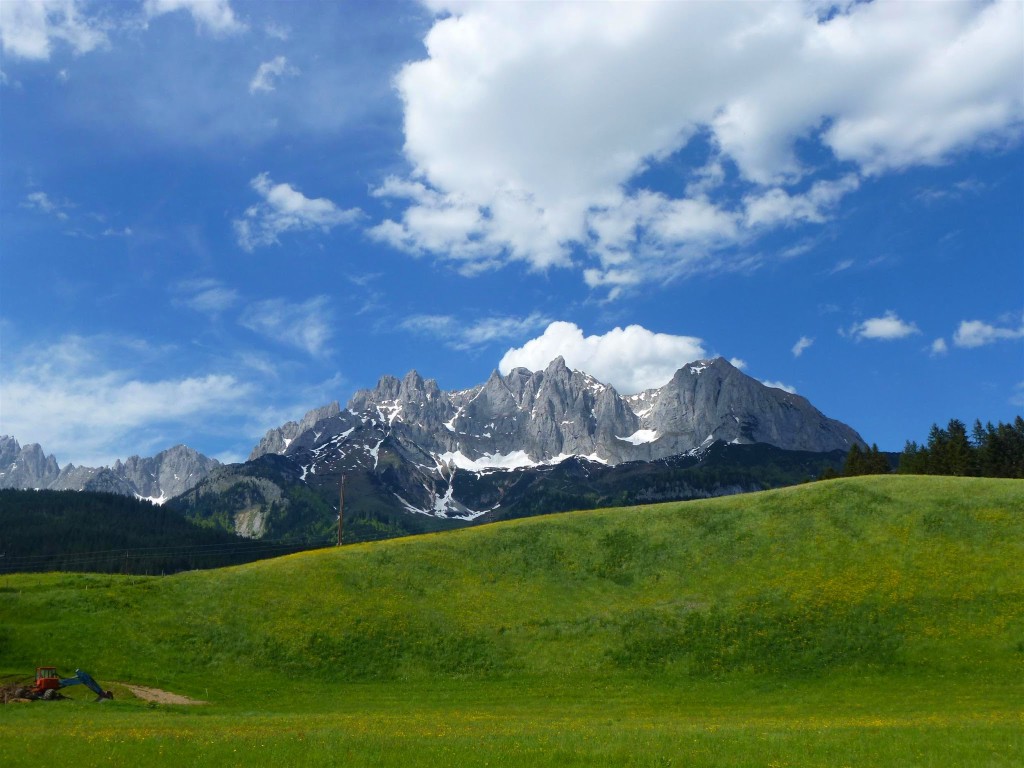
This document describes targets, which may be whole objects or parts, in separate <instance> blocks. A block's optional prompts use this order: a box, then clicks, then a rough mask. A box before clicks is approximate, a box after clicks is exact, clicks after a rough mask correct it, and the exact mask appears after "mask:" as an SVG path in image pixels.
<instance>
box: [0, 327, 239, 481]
mask: <svg viewBox="0 0 1024 768" xmlns="http://www.w3.org/2000/svg"><path fill="white" fill-rule="evenodd" d="M112 346H116V347H119V348H121V349H122V351H125V352H127V353H128V354H129V356H131V357H143V356H145V353H146V346H147V345H146V344H145V343H144V342H140V341H137V340H132V339H124V340H110V339H100V338H95V337H80V336H68V337H65V338H64V339H62V340H61V341H60V342H59V343H57V344H53V345H50V346H48V347H44V348H41V349H38V350H35V351H34V352H33V353H31V355H29V356H22V357H21V358H20V359H18V360H17V361H16V362H17V364H16V365H13V364H12V365H5V367H4V375H3V377H2V378H0V391H2V400H3V406H4V407H3V411H2V414H0V434H10V435H14V436H16V437H18V438H19V439H20V440H22V441H23V442H38V443H40V444H41V445H42V446H43V447H44V449H45V450H46V451H47V452H53V453H55V454H56V455H57V456H58V459H59V461H60V462H61V464H62V465H63V464H64V463H66V462H68V461H72V462H74V463H76V464H86V465H90V466H95V465H102V464H109V463H110V462H112V461H113V460H114V459H115V458H118V457H121V458H124V457H126V456H128V455H130V454H132V453H139V452H140V451H144V450H148V449H151V448H152V449H155V450H162V449H163V448H166V447H168V445H171V444H173V441H180V440H181V439H182V438H183V436H184V434H187V433H190V432H192V431H193V430H195V429H197V428H199V427H200V425H202V427H204V428H209V426H210V422H212V421H216V420H218V419H221V418H224V417H226V416H229V415H232V416H234V417H235V418H237V417H238V416H239V415H240V414H244V413H245V412H246V411H247V410H248V409H250V408H251V407H252V404H251V402H249V399H250V397H251V395H252V390H251V387H250V385H249V384H247V383H245V382H243V381H240V380H239V379H238V378H236V377H235V376H233V375H230V374H223V373H197V374H192V375H186V376H180V377H172V378H158V377H153V376H148V375H146V373H145V372H143V371H141V370H134V369H132V368H130V367H119V366H116V365H110V363H109V360H108V352H109V349H108V348H109V347H112ZM168 434H173V435H175V437H174V438H169V437H167V435H168Z"/></svg>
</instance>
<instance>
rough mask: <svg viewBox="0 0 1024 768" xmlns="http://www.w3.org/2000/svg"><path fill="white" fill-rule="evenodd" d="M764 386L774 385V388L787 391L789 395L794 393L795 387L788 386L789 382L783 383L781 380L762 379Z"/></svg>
mask: <svg viewBox="0 0 1024 768" xmlns="http://www.w3.org/2000/svg"><path fill="white" fill-rule="evenodd" d="M761 383H762V384H764V385H765V386H766V387H774V388H775V389H781V390H782V391H783V392H789V394H791V395H795V394H796V387H793V386H790V385H789V384H783V383H782V382H781V381H767V380H765V381H762V382H761Z"/></svg>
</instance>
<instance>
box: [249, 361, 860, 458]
mask: <svg viewBox="0 0 1024 768" xmlns="http://www.w3.org/2000/svg"><path fill="white" fill-rule="evenodd" d="M303 425H305V426H306V429H302V426H303ZM278 434H280V435H282V436H284V435H288V436H289V437H287V439H286V441H285V440H278V439H277V435H278ZM267 435H268V436H267V437H266V438H264V440H263V441H262V442H261V443H260V446H258V447H257V449H256V450H255V451H254V452H253V455H254V456H257V455H262V454H263V453H267V452H274V453H281V454H284V455H292V456H303V457H307V458H303V460H302V463H303V466H306V467H308V470H307V471H313V472H315V471H316V469H317V467H318V466H321V467H325V468H326V467H328V466H330V467H333V468H338V467H342V466H344V467H352V468H356V467H363V468H373V467H376V465H377V462H378V461H379V455H378V454H379V446H380V445H381V444H382V442H383V441H384V439H385V438H389V439H390V440H391V441H392V442H394V443H395V444H397V445H400V446H403V450H404V451H406V453H408V455H409V456H410V457H415V458H416V461H419V462H421V463H426V464H427V465H435V464H436V465H445V466H447V465H449V464H454V465H455V466H458V467H461V468H463V469H488V468H493V469H500V468H505V469H508V468H513V467H519V466H528V465H531V464H543V463H553V462H557V461H558V460H560V459H562V458H565V457H567V456H583V457H589V458H591V459H593V460H597V461H601V462H603V463H606V464H613V465H614V464H619V463H622V462H626V461H652V460H656V459H663V458H667V457H670V456H677V455H680V454H683V453H687V452H691V451H694V450H700V449H703V448H706V447H708V446H709V445H711V444H713V443H714V442H725V443H733V444H748V443H767V444H769V445H773V446H776V447H779V448H784V449H787V450H802V451H815V452H826V451H832V450H837V449H839V450H848V449H849V448H850V447H851V446H853V445H855V444H856V445H864V441H863V440H862V439H861V437H860V435H858V434H857V433H856V432H855V431H854V430H853V429H851V428H850V427H848V426H846V425H845V424H842V423H841V422H838V421H835V420H834V419H830V418H828V417H826V416H825V415H824V414H822V413H821V412H820V411H818V410H817V409H816V408H814V406H812V405H811V404H810V403H809V402H808V401H807V400H806V399H805V398H803V397H800V396H799V395H795V394H790V393H788V392H784V391H783V390H780V389H775V388H773V387H768V386H765V385H764V384H762V383H761V382H759V381H757V380H756V379H753V378H751V377H750V376H747V375H746V374H744V373H743V372H742V371H740V370H739V369H737V368H736V367H734V366H733V365H731V364H730V363H729V362H728V361H726V360H724V359H722V358H715V359H713V360H700V361H695V362H693V363H689V364H687V365H685V366H683V367H682V368H680V369H679V370H678V371H677V372H676V374H675V375H674V376H673V377H672V380H671V381H669V382H668V383H667V384H665V386H663V387H661V388H658V389H652V390H648V391H647V392H642V393H639V394H636V395H630V396H628V397H623V396H621V395H620V394H619V393H618V392H616V391H615V389H614V387H611V386H609V385H607V384H602V383H601V382H599V381H598V380H597V379H595V378H594V377H593V376H590V375H589V374H586V373H583V372H581V371H573V370H570V369H569V368H568V367H567V366H566V364H565V361H564V360H563V359H562V358H560V357H559V358H556V359H555V360H553V361H552V362H551V364H550V365H548V366H547V368H545V369H544V370H543V371H529V370H526V369H525V368H516V369H513V370H512V371H510V372H509V373H508V374H507V375H505V376H502V375H501V374H500V373H499V372H498V371H494V372H493V373H492V374H491V376H490V377H489V378H488V379H487V381H486V382H484V383H483V384H481V385H479V386H476V387H473V388H471V389H467V390H460V391H452V392H446V391H444V390H441V389H440V388H439V387H438V385H437V382H435V381H433V380H432V379H426V380H424V379H423V377H422V376H420V374H419V373H417V372H416V371H411V372H410V373H408V374H407V375H406V376H405V377H404V378H402V379H398V378H395V377H394V376H384V377H382V378H381V379H380V381H379V382H378V384H377V386H376V387H375V388H374V389H365V390H360V391H359V392H357V393H356V394H355V395H354V396H353V397H352V399H351V400H350V401H349V404H348V408H347V409H346V410H345V411H338V410H337V406H336V404H332V405H331V406H325V407H324V408H322V409H318V410H317V411H311V412H310V413H309V414H307V415H306V417H305V418H304V419H303V421H302V422H301V423H299V424H296V423H295V422H289V424H286V425H284V426H283V427H281V428H280V430H277V431H275V430H271V432H268V433H267ZM272 444H273V445H276V446H277V449H276V450H274V451H269V450H267V449H268V448H269V447H271V445H272ZM339 462H340V463H339Z"/></svg>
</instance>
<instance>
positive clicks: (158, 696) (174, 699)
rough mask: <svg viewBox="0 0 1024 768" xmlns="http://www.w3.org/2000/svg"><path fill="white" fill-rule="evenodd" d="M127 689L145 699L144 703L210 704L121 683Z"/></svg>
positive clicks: (155, 689)
mask: <svg viewBox="0 0 1024 768" xmlns="http://www.w3.org/2000/svg"><path fill="white" fill-rule="evenodd" d="M121 685H123V686H124V687H125V688H127V689H128V690H129V691H131V692H132V693H133V694H135V696H136V697H137V698H140V699H143V700H144V701H155V702H156V703H157V704H208V703H209V702H207V701H199V700H198V699H190V698H189V697H188V696H180V695H178V694H177V693H170V692H169V691H161V690H160V689H159V688H146V687H144V686H141V685H128V684H127V683H121Z"/></svg>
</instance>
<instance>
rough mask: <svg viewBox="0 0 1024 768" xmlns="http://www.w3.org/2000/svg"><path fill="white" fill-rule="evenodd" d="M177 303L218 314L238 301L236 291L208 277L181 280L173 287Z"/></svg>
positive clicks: (205, 312)
mask: <svg viewBox="0 0 1024 768" xmlns="http://www.w3.org/2000/svg"><path fill="white" fill-rule="evenodd" d="M173 295H174V299H175V301H176V302H177V303H179V304H181V305H183V306H186V307H188V308H189V309H192V310H195V311H196V312H200V313H202V314H204V315H219V314H221V313H222V312H225V311H227V310H229V309H231V308H233V307H234V306H236V305H237V304H238V302H239V295H238V291H237V290H235V289H234V288H229V287H228V286H226V285H224V284H223V283H222V282H220V281H219V280H213V279H209V278H205V279H196V280H182V281H181V282H179V283H178V284H177V285H175V286H174V289H173Z"/></svg>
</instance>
